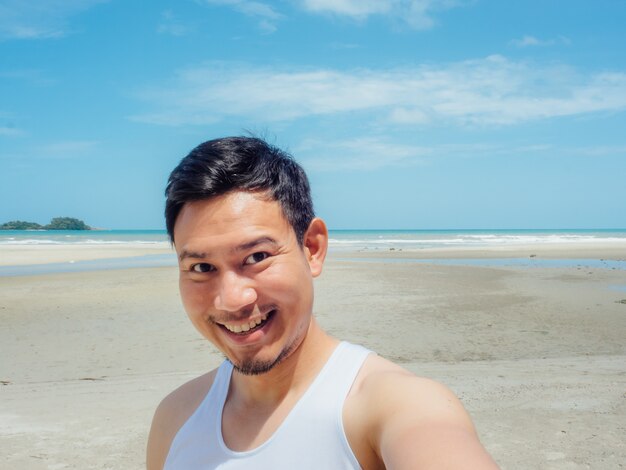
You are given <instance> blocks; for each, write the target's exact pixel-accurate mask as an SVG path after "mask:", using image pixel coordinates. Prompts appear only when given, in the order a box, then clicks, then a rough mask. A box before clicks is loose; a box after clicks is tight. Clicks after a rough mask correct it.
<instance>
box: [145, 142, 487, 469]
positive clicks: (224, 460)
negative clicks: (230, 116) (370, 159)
mask: <svg viewBox="0 0 626 470" xmlns="http://www.w3.org/2000/svg"><path fill="white" fill-rule="evenodd" d="M166 196H167V202H166V209H165V216H166V223H167V230H168V234H169V236H170V238H171V241H172V242H173V244H174V246H175V248H176V253H177V255H178V260H179V267H180V292H181V297H182V300H183V304H184V306H185V310H186V311H187V314H188V316H189V318H190V320H191V322H192V323H193V324H194V326H195V327H196V328H197V329H198V331H199V332H200V333H201V334H202V335H203V336H204V337H205V338H207V339H208V340H209V341H211V342H212V343H213V344H214V345H215V346H216V347H217V348H218V349H219V350H220V351H221V352H222V353H223V354H224V356H226V359H227V360H226V361H225V362H224V363H223V364H222V365H221V366H220V367H219V368H218V369H216V370H213V371H212V372H209V373H208V374H206V375H203V376H201V377H198V378H196V379H194V380H192V381H190V382H188V383H186V384H184V385H183V386H181V387H180V388H179V389H177V390H176V391H174V392H173V393H171V394H170V395H169V396H168V397H166V398H165V399H164V400H163V402H162V403H161V404H160V405H159V407H158V409H157V411H156V413H155V416H154V420H153V423H152V429H151V431H150V437H149V442H148V455H147V466H148V469H149V470H161V469H163V468H165V469H166V470H175V469H186V470H191V469H209V468H228V469H231V468H233V469H240V468H243V469H270V468H271V469H324V470H326V469H348V468H363V469H366V470H368V469H380V468H391V469H420V468H424V469H440V468H441V469H443V468H445V469H461V468H463V469H494V468H497V466H496V465H495V463H494V462H493V460H492V459H491V458H490V457H489V455H488V454H487V453H486V451H485V450H484V448H483V447H482V445H481V444H480V442H479V440H478V438H477V436H476V433H475V431H474V428H473V425H472V423H471V420H470V418H469V417H468V415H467V413H466V412H465V411H464V409H463V407H462V405H461V404H460V402H459V401H458V399H457V398H456V397H455V396H454V395H453V394H452V393H451V392H450V391H449V390H448V389H446V388H445V387H443V386H442V385H439V384H437V383H435V382H432V381H430V380H427V379H424V378H419V377H416V376H414V375H413V374H411V373H409V372H408V371H406V370H404V369H402V368H400V367H399V366H396V365H395V364H393V363H391V362H389V361H387V360H385V359H383V358H381V357H379V356H376V355H375V354H370V353H369V351H367V350H366V349H364V348H362V347H359V346H355V345H351V344H348V343H340V342H339V341H338V340H337V339H335V338H333V337H331V336H329V335H328V334H326V333H325V332H324V331H323V330H322V329H321V328H320V326H319V325H318V323H317V322H316V320H315V317H314V316H313V314H312V309H313V278H315V277H317V276H319V275H320V274H321V272H322V265H323V263H324V258H325V256H326V250H327V245H328V232H327V229H326V226H325V225H324V222H323V221H322V220H321V219H319V218H316V217H315V216H314V213H313V206H312V202H311V196H310V190H309V184H308V181H307V178H306V175H305V174H304V171H303V170H302V168H301V167H300V166H298V165H297V164H296V163H295V162H294V161H293V160H292V159H291V157H289V156H288V155H286V154H285V153H284V152H282V151H281V150H279V149H277V148H275V147H272V146H270V145H268V144H267V143H265V142H264V141H262V140H260V139H256V138H245V137H232V138H224V139H217V140H213V141H209V142H205V143H204V144H202V145H200V146H198V147H197V148H196V149H194V150H193V151H192V152H191V153H190V154H189V155H188V156H187V157H185V158H184V159H183V160H182V161H181V163H180V164H179V165H178V166H177V167H176V168H175V169H174V171H173V172H172V174H171V175H170V178H169V182H168V185H167V189H166Z"/></svg>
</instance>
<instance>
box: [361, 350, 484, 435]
mask: <svg viewBox="0 0 626 470" xmlns="http://www.w3.org/2000/svg"><path fill="white" fill-rule="evenodd" d="M350 397H351V398H354V399H355V401H356V402H357V403H358V404H360V405H361V406H364V407H367V408H368V409H370V410H371V409H375V410H376V412H375V413H374V414H373V416H372V417H373V418H374V419H380V420H382V421H385V420H387V419H388V416H389V415H390V414H395V413H398V412H402V413H406V414H409V415H412V417H413V418H414V419H424V420H426V419H434V418H437V419H452V420H455V421H456V422H458V423H459V424H461V425H464V426H466V427H468V429H471V430H473V425H472V423H471V420H470V419H469V416H468V415H467V413H466V412H465V410H464V409H463V407H462V406H461V404H460V402H459V400H458V398H457V397H456V395H455V394H454V393H453V392H452V391H451V390H450V389H449V388H448V387H446V386H445V385H442V384H441V383H439V382H437V381H435V380H432V379H429V378H426V377H420V376H418V375H416V374H414V373H413V372H411V371H409V370H407V369H404V368H403V367H401V366H399V365H397V364H395V363H393V362H391V361H389V360H387V359H384V358H382V357H380V356H377V355H374V354H371V355H369V356H368V357H367V359H366V360H365V362H364V364H363V366H362V368H361V371H360V372H359V375H358V376H357V378H356V380H355V382H354V385H353V389H352V391H351V392H350ZM373 405H375V406H373ZM372 406H373V407H372Z"/></svg>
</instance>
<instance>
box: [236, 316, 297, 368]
mask: <svg viewBox="0 0 626 470" xmlns="http://www.w3.org/2000/svg"><path fill="white" fill-rule="evenodd" d="M307 330H308V328H306V327H305V331H304V334H303V335H298V336H296V337H295V338H294V339H293V341H292V342H291V343H290V344H289V345H288V346H286V347H284V348H283V349H282V351H281V352H280V353H279V354H278V356H277V357H276V359H274V360H273V361H261V360H255V359H244V360H243V361H241V362H240V363H239V364H235V363H234V362H233V361H231V360H230V359H228V358H226V360H227V361H228V362H230V363H231V364H232V365H233V368H234V369H235V370H236V371H237V372H239V373H240V374H242V375H260V374H265V373H267V372H269V371H270V370H272V369H273V368H274V367H276V366H277V365H278V364H280V363H281V362H283V361H284V360H285V359H287V358H288V357H289V356H291V353H293V352H294V351H295V350H296V349H298V347H299V346H300V345H301V344H302V342H303V341H304V337H305V336H306V331H307Z"/></svg>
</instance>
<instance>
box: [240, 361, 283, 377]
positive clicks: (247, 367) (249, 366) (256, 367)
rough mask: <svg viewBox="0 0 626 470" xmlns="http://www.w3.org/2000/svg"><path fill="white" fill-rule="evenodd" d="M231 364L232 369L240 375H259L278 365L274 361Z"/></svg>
mask: <svg viewBox="0 0 626 470" xmlns="http://www.w3.org/2000/svg"><path fill="white" fill-rule="evenodd" d="M231 364H233V368H234V369H235V370H236V371H237V372H239V373H240V374H242V375H261V374H265V373H266V372H269V371H270V370H272V369H273V368H274V366H276V365H277V364H278V362H276V361H244V362H241V363H239V364H234V363H232V362H231Z"/></svg>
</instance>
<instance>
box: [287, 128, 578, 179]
mask: <svg viewBox="0 0 626 470" xmlns="http://www.w3.org/2000/svg"><path fill="white" fill-rule="evenodd" d="M561 150H563V149H555V147H554V146H552V145H546V144H525V145H516V144H512V143H506V144H502V143H491V142H478V143H458V144H436V145H413V144H401V143H398V142H396V141H391V139H390V138H389V137H380V136H367V137H359V138H354V139H344V140H338V141H329V140H320V139H306V140H304V141H303V142H301V143H300V144H299V145H297V146H296V147H295V148H294V149H293V153H294V154H295V155H297V156H298V161H300V162H301V163H302V164H303V165H304V166H305V167H306V169H307V170H309V171H318V172H324V171H337V170H351V171H373V170H378V169H379V168H384V167H408V166H415V165H430V164H432V162H433V161H434V160H435V159H441V158H456V159H459V158H460V159H468V158H472V159H480V158H490V157H494V156H498V157H502V156H506V157H510V156H520V155H530V154H540V155H541V154H553V153H554V152H555V151H561ZM566 150H567V151H568V152H569V153H572V152H571V151H570V150H569V149H566Z"/></svg>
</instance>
